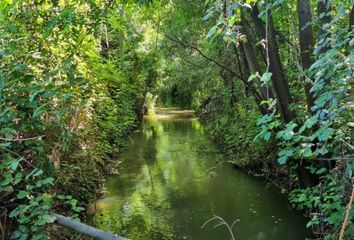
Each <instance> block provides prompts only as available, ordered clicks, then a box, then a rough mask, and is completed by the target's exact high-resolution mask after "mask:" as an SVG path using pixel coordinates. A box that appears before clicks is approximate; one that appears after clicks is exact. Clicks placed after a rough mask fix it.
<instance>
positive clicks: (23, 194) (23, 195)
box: [17, 191, 28, 199]
mask: <svg viewBox="0 0 354 240" xmlns="http://www.w3.org/2000/svg"><path fill="white" fill-rule="evenodd" d="M27 195H28V192H27V191H20V192H19V193H18V194H17V199H23V198H25V197H26V196H27Z"/></svg>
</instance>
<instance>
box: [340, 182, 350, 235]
mask: <svg viewBox="0 0 354 240" xmlns="http://www.w3.org/2000/svg"><path fill="white" fill-rule="evenodd" d="M353 200H354V185H353V189H352V195H351V196H350V200H349V203H348V207H347V211H346V213H345V218H344V222H343V225H342V229H341V230H340V234H339V238H338V240H343V239H344V232H345V229H346V227H347V225H348V221H349V214H350V210H351V208H352V204H353Z"/></svg>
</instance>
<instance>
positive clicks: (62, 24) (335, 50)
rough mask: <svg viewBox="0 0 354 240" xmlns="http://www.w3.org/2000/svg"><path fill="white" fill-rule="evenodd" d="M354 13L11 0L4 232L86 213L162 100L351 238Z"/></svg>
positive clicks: (275, 5)
mask: <svg viewBox="0 0 354 240" xmlns="http://www.w3.org/2000/svg"><path fill="white" fill-rule="evenodd" d="M353 24H354V10H353V2H352V1H347V0H342V1H330V0H318V1H315V0H297V1H289V0H274V1H236V0H207V1H204V0H188V1H182V0H171V1H152V0H147V1H146V0H141V1H140V0H139V1H133V0H131V1H130V0H124V1H123V0H122V1H120V0H115V1H114V0H113V1H105V0H97V1H92V0H88V1H75V0H68V1H63V0H58V1H56V0H51V1H50V0H43V1H37V0H1V1H0V35H1V42H0V124H1V125H0V169H1V171H0V207H1V208H3V209H4V210H5V211H7V213H8V214H7V215H8V217H10V218H11V219H14V220H15V221H13V222H14V224H13V225H12V226H11V227H10V225H9V224H7V226H4V228H3V227H2V225H0V226H1V227H2V228H1V229H8V230H6V231H7V232H5V231H3V235H2V236H1V237H3V238H4V239H5V238H6V237H9V236H10V235H11V234H12V238H13V239H46V238H48V236H49V235H50V234H52V235H54V236H55V234H56V230H55V229H54V228H51V225H50V224H48V223H51V222H53V221H54V220H55V218H54V217H53V215H52V213H53V212H54V211H56V212H60V213H65V214H66V215H71V216H73V217H81V218H83V217H84V216H85V214H82V212H83V210H84V208H85V207H87V206H88V204H89V203H91V202H92V201H93V200H94V199H95V198H96V197H97V196H98V195H99V194H100V192H101V189H100V184H101V179H102V177H103V176H104V174H106V173H109V171H110V170H109V169H111V166H112V164H114V163H115V162H116V161H113V159H115V158H116V157H117V156H118V154H119V151H120V150H121V149H122V147H123V146H124V141H125V140H126V139H127V137H128V136H129V133H130V132H131V131H132V130H133V129H134V128H135V127H136V126H138V124H139V121H140V120H141V118H142V116H143V113H144V111H145V110H146V106H147V105H148V106H152V105H153V104H154V103H157V104H160V105H179V106H181V107H185V108H193V109H195V110H196V112H197V114H198V116H199V118H200V120H201V121H202V123H203V124H204V126H205V129H206V132H207V133H208V134H209V136H210V137H211V138H212V139H214V140H215V141H216V142H217V143H219V145H220V148H221V149H222V150H223V152H224V153H225V155H226V156H227V159H228V160H229V162H232V163H233V164H235V165H237V166H239V167H242V168H244V169H247V170H250V171H252V172H254V173H257V174H260V175H262V176H264V177H265V178H267V179H268V180H269V181H271V182H272V183H274V184H275V185H277V186H278V187H280V188H281V190H282V192H283V193H287V194H288V195H289V199H290V202H291V203H292V204H293V206H294V207H295V208H298V209H301V210H303V211H304V213H305V214H306V215H307V216H308V217H309V222H308V227H311V228H312V229H313V232H314V234H315V237H316V238H319V239H336V238H338V235H339V232H340V230H341V228H342V225H343V226H344V229H343V231H344V232H345V239H352V238H353V237H354V226H353V222H352V219H353V211H352V212H351V214H349V216H348V220H347V222H345V221H344V217H345V216H344V215H345V213H346V209H347V203H348V201H349V197H350V194H351V191H352V188H353V184H354V182H353V174H352V173H353V169H354V162H353V151H354V147H353V142H352V138H351V137H352V134H353V122H352V121H353V119H352V115H353V109H352V106H353V103H352V99H351V95H352V93H353V90H352V84H353V69H354V68H353V64H354V58H353V47H354V41H353V37H354V30H353ZM343 221H344V223H345V224H343ZM0 224H1V223H0ZM48 226H49V228H48ZM12 230H14V231H13V233H11V232H12ZM48 230H49V231H48ZM50 230H51V231H50Z"/></svg>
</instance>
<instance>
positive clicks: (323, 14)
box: [317, 0, 332, 55]
mask: <svg viewBox="0 0 354 240" xmlns="http://www.w3.org/2000/svg"><path fill="white" fill-rule="evenodd" d="M330 11H331V3H330V1H329V0H318V2H317V17H318V25H319V27H320V30H319V33H318V37H317V39H318V43H319V45H320V49H319V51H318V55H320V54H322V53H325V52H326V51H327V50H328V49H329V47H330V45H329V41H328V42H327V41H326V39H328V38H329V37H330V36H329V32H328V31H327V30H326V26H325V25H326V24H329V23H330V22H331V19H332V18H331V16H330V15H329V13H330ZM327 27H328V26H327Z"/></svg>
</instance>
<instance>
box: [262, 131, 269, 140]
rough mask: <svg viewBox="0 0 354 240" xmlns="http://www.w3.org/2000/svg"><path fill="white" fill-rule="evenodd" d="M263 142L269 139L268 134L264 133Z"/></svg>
mask: <svg viewBox="0 0 354 240" xmlns="http://www.w3.org/2000/svg"><path fill="white" fill-rule="evenodd" d="M263 138H264V140H266V141H268V140H269V139H270V132H266V133H264V135H263Z"/></svg>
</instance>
